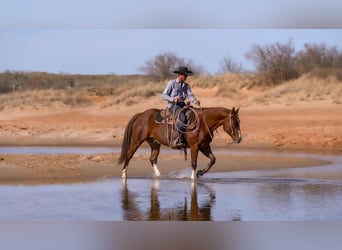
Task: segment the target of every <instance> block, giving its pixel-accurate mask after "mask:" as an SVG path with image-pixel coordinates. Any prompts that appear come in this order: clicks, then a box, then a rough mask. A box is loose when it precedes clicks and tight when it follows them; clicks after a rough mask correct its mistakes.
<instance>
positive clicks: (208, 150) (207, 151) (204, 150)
mask: <svg viewBox="0 0 342 250" xmlns="http://www.w3.org/2000/svg"><path fill="white" fill-rule="evenodd" d="M200 151H201V152H202V153H203V154H204V155H205V156H206V157H208V158H209V159H210V162H209V164H208V166H207V167H206V168H205V169H201V170H198V171H197V174H196V175H197V177H200V176H202V175H204V174H205V173H207V172H208V171H209V170H210V169H211V167H212V166H213V165H214V164H215V162H216V157H215V155H214V154H213V152H212V151H211V148H210V146H208V147H206V148H201V149H200Z"/></svg>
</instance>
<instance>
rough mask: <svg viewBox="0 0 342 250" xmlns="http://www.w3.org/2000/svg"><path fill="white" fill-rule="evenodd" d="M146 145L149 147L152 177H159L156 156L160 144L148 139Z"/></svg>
mask: <svg viewBox="0 0 342 250" xmlns="http://www.w3.org/2000/svg"><path fill="white" fill-rule="evenodd" d="M147 142H148V144H149V145H150V147H151V156H150V162H151V165H152V168H153V171H154V175H155V176H157V177H159V176H160V171H159V169H158V166H157V161H158V156H159V152H160V143H159V142H157V141H155V140H154V139H153V138H149V139H148V140H147Z"/></svg>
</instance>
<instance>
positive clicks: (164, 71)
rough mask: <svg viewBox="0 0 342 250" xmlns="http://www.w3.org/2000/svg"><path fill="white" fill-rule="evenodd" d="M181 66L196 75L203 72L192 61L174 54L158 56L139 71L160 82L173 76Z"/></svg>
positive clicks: (167, 53) (166, 53)
mask: <svg viewBox="0 0 342 250" xmlns="http://www.w3.org/2000/svg"><path fill="white" fill-rule="evenodd" d="M179 66H187V67H188V68H190V69H191V70H192V71H193V72H194V73H195V74H200V73H202V72H203V68H202V67H201V66H196V65H195V64H194V63H193V62H192V61H191V60H186V59H185V58H181V57H178V56H177V55H176V54H175V53H172V52H165V53H162V54H158V55H156V56H155V57H154V58H153V59H151V60H148V61H147V62H146V63H145V64H144V65H143V66H141V67H139V68H138V70H139V71H140V72H143V73H145V74H148V75H151V76H154V77H156V78H157V79H159V80H166V79H169V78H171V77H172V76H173V71H174V70H175V69H176V68H177V67H179Z"/></svg>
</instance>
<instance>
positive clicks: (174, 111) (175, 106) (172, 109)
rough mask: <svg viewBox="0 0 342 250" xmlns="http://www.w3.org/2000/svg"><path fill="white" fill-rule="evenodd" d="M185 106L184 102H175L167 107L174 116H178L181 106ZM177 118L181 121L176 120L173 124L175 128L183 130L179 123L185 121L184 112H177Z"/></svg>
mask: <svg viewBox="0 0 342 250" xmlns="http://www.w3.org/2000/svg"><path fill="white" fill-rule="evenodd" d="M184 106H185V104H184V103H182V102H181V103H176V104H173V105H172V106H171V107H170V108H169V111H170V112H171V113H172V114H174V116H175V118H176V117H178V114H179V112H180V111H181V110H182V108H183V107H184ZM179 120H180V121H181V122H177V124H175V130H176V128H177V130H178V131H183V129H182V125H181V123H183V124H184V123H186V117H185V114H184V113H183V112H181V113H180V114H179Z"/></svg>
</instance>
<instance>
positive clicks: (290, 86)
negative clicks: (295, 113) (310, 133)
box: [250, 75, 342, 104]
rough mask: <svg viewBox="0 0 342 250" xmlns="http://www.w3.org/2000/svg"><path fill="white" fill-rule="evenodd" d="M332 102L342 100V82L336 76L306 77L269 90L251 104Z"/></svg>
mask: <svg viewBox="0 0 342 250" xmlns="http://www.w3.org/2000/svg"><path fill="white" fill-rule="evenodd" d="M317 100H320V101H323V100H331V101H332V102H333V103H335V104H340V103H341V101H340V100H342V81H340V80H338V79H337V78H336V77H335V76H329V77H327V78H321V77H316V76H312V75H304V76H302V77H300V78H298V79H296V80H292V81H289V82H286V83H284V84H282V85H279V86H277V87H274V88H269V89H267V90H265V91H263V92H262V93H260V94H259V95H257V96H255V97H254V98H253V99H252V100H250V102H251V103H254V102H256V103H264V104H268V103H282V102H285V103H283V104H291V103H293V102H303V101H317Z"/></svg>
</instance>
